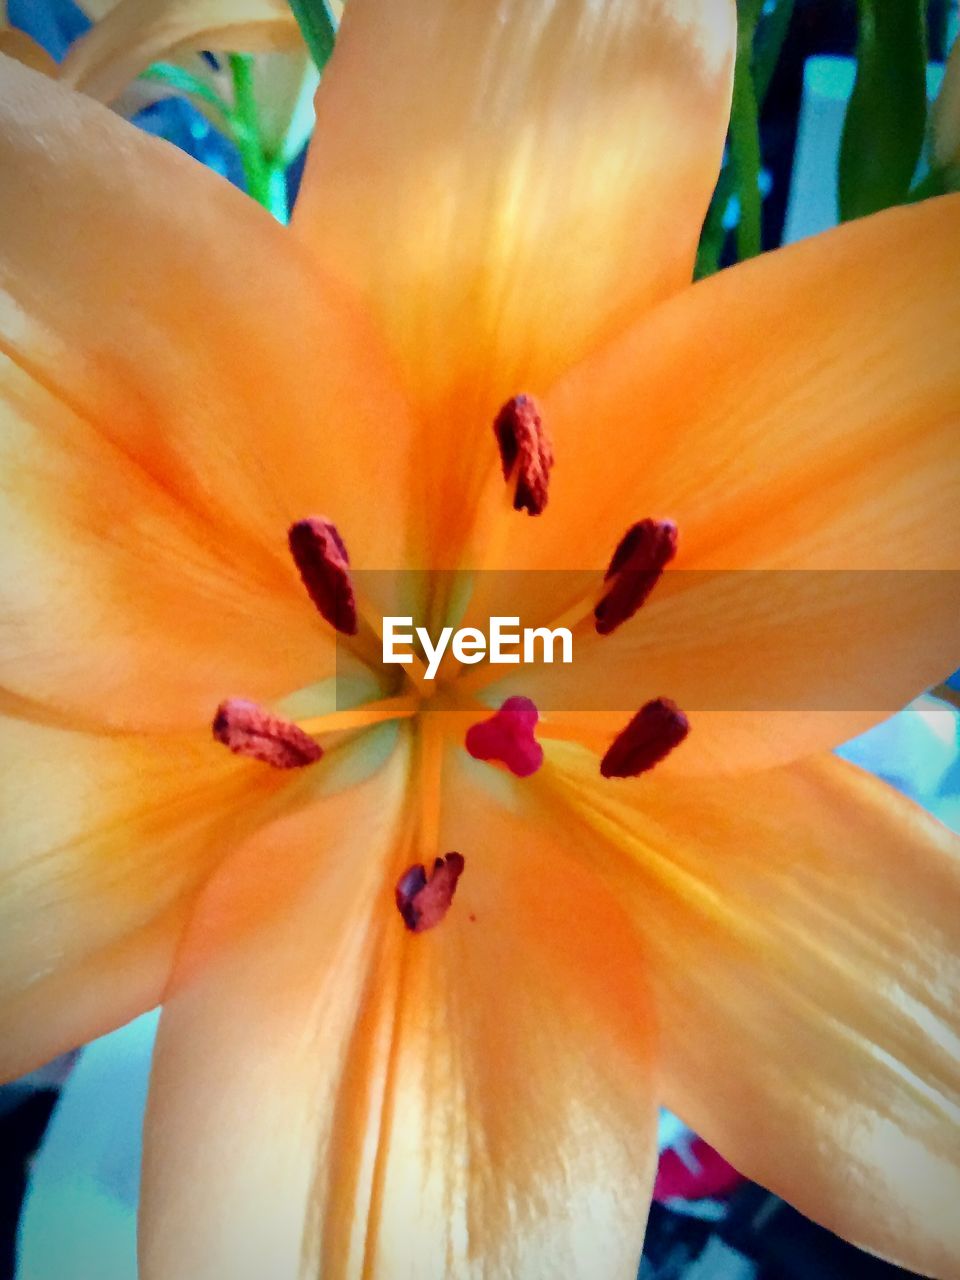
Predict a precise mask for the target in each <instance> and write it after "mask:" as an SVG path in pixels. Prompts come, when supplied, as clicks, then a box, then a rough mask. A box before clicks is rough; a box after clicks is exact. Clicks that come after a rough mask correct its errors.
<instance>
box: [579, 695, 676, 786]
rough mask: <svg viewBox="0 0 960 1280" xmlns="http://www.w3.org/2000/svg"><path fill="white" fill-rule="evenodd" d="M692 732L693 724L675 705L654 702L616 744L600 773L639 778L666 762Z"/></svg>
mask: <svg viewBox="0 0 960 1280" xmlns="http://www.w3.org/2000/svg"><path fill="white" fill-rule="evenodd" d="M689 732H690V722H689V720H688V719H687V717H686V716H685V715H684V714H683V712H682V711H681V710H680V708H679V707H678V706H677V704H676V703H675V702H671V701H670V699H669V698H654V700H653V701H652V702H647V703H645V704H644V705H643V706H642V707H641V708H640V710H639V711H638V712H637V714H636V715H635V716H634V717H633V719H632V720H631V721H630V723H629V724H628V725H627V727H626V728H625V729H624V730H623V731H622V732H621V733H619V734H618V735H617V736H616V738H615V739H614V740H613V742H612V743H611V745H610V747H609V748H608V750H607V754H606V755H605V756H604V757H603V759H602V760H601V761H600V772H601V773H602V774H603V776H604V777H605V778H635V777H637V776H638V774H641V773H646V772H647V770H648V769H652V768H653V766H654V765H655V764H659V763H660V761H661V760H663V759H665V758H666V757H667V756H668V755H669V754H670V752H671V751H672V750H673V749H674V747H678V746H679V745H680V743H681V742H682V741H683V740H684V738H685V737H686V736H687V734H688V733H689Z"/></svg>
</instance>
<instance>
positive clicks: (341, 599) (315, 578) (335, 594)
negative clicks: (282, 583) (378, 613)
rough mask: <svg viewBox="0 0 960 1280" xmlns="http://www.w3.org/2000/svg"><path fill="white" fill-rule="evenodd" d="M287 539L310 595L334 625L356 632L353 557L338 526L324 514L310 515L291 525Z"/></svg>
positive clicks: (344, 632)
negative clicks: (352, 576)
mask: <svg viewBox="0 0 960 1280" xmlns="http://www.w3.org/2000/svg"><path fill="white" fill-rule="evenodd" d="M287 540H288V542H289V544H290V553H291V555H292V556H293V559H294V562H295V563H296V566H297V569H298V570H299V571H300V577H301V578H302V579H303V585H304V586H305V587H306V589H307V593H308V595H309V596H310V599H311V600H312V601H313V603H314V604H315V605H316V606H317V608H318V609H319V611H320V613H321V614H322V615H323V617H324V618H326V620H327V622H329V623H330V625H331V626H332V627H336V629H337V630H338V631H340V632H342V633H343V634H344V635H345V636H355V635H356V634H357V602H356V599H355V597H354V594H353V583H352V582H351V580H350V557H349V556H348V555H347V548H346V547H345V546H344V544H343V539H342V538H341V537H340V534H339V532H338V531H337V526H336V525H335V524H333V523H332V522H331V521H330V520H326V519H324V517H323V516H310V517H309V518H308V519H306V520H298V521H297V523H296V524H292V525H291V526H290V529H289V532H288V534H287Z"/></svg>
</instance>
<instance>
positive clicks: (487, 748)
mask: <svg viewBox="0 0 960 1280" xmlns="http://www.w3.org/2000/svg"><path fill="white" fill-rule="evenodd" d="M539 719H540V715H539V712H538V711H537V708H536V704H535V703H533V702H531V700H530V699H529V698H520V697H515V698H507V700H506V702H504V704H503V706H502V707H501V708H500V710H499V711H497V712H495V714H494V715H492V716H491V717H490V718H489V719H488V720H481V721H480V723H479V724H474V725H471V726H470V728H469V729H468V730H467V736H466V740H465V744H464V745H465V746H466V748H467V751H468V752H469V753H470V755H472V756H473V758H474V760H497V761H499V762H500V763H501V764H504V765H506V766H507V768H508V769H509V770H510V772H511V773H513V774H515V775H516V776H517V777H518V778H529V777H530V775H531V774H533V773H536V771H537V770H538V769H539V768H540V766H541V765H542V764H543V747H541V745H540V743H539V742H537V740H536V738H535V737H534V732H533V731H534V729H535V727H536V724H537V721H538V720H539Z"/></svg>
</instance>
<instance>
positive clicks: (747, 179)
mask: <svg viewBox="0 0 960 1280" xmlns="http://www.w3.org/2000/svg"><path fill="white" fill-rule="evenodd" d="M757 8H758V9H759V6H757ZM755 28H756V22H755V21H753V22H751V21H750V19H749V17H748V16H747V15H744V16H743V18H742V21H741V27H740V33H739V35H738V38H737V60H736V65H735V68H734V78H733V106H732V108H731V112H730V163H731V164H732V165H733V172H734V177H735V180H736V184H737V196H738V197H739V201H740V217H739V220H738V222H737V257H738V258H739V259H740V260H741V262H742V261H743V260H744V259H745V258H755V257H756V256H757V254H758V253H759V252H760V250H761V248H762V243H761V213H762V207H761V203H762V202H761V197H760V116H759V111H758V108H757V94H756V89H755V88H754V83H753V65H752V63H753V33H754V30H755Z"/></svg>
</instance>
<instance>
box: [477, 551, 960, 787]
mask: <svg viewBox="0 0 960 1280" xmlns="http://www.w3.org/2000/svg"><path fill="white" fill-rule="evenodd" d="M958 618H960V572H958V571H956V570H952V571H929V572H911V571H903V570H899V569H894V570H891V571H889V572H882V571H879V572H878V571H864V572H848V573H844V572H841V571H837V570H824V571H818V570H797V571H790V570H787V571H780V570H770V571H756V572H737V571H731V572H726V573H725V572H722V571H721V572H717V573H712V572H710V573H702V574H701V573H697V572H691V573H686V572H678V573H676V574H672V575H668V577H667V578H666V579H665V580H663V581H662V582H661V583H660V585H659V587H658V588H657V589H656V591H655V593H654V594H653V596H652V597H651V598H650V600H648V602H647V603H646V604H645V605H644V606H643V608H642V609H641V610H640V612H639V614H638V615H637V616H636V617H634V618H633V619H631V620H630V621H628V622H626V623H624V624H623V625H622V626H620V627H619V628H618V629H617V630H616V631H615V632H614V633H613V634H612V635H609V636H598V635H597V634H596V632H595V631H594V629H593V627H592V626H587V627H584V628H583V629H582V630H581V631H580V632H579V633H578V634H577V636H576V640H575V643H574V646H573V649H574V651H573V661H572V662H571V663H570V664H569V665H568V666H561V665H558V664H554V665H546V664H543V663H539V664H536V665H532V666H525V667H523V668H522V669H520V670H519V671H518V674H516V675H515V676H513V677H512V678H511V679H508V680H501V681H499V682H497V683H496V684H491V685H490V686H489V687H487V688H486V689H485V690H484V693H483V696H484V699H485V700H486V701H489V702H490V703H491V705H499V703H500V702H502V700H503V699H504V698H506V697H508V696H510V694H512V693H517V692H522V693H523V694H525V695H526V696H527V697H530V698H532V699H533V700H534V701H535V702H536V704H537V706H538V708H539V709H540V711H541V714H542V715H543V716H544V717H545V719H546V721H547V723H546V724H545V725H544V732H545V733H548V734H549V733H551V732H553V731H557V732H562V733H563V734H564V735H567V734H572V735H574V736H579V739H580V740H581V741H584V742H586V743H588V744H589V745H592V746H593V747H594V748H598V749H600V750H601V751H602V750H605V749H606V746H608V745H609V743H610V741H611V740H612V738H613V737H614V736H615V735H616V734H617V733H618V732H619V731H620V729H621V728H623V726H624V724H625V723H626V722H627V720H629V718H630V717H631V716H632V715H633V714H634V712H635V711H637V710H638V708H639V707H641V706H642V705H643V704H644V703H645V702H648V701H649V700H651V699H653V698H657V697H661V696H667V697H670V698H671V699H673V700H674V701H675V702H676V703H677V704H678V705H679V706H680V707H682V708H683V710H684V712H685V713H686V715H687V716H688V718H689V720H690V726H691V728H690V734H689V737H688V738H687V740H686V742H685V743H684V744H683V746H682V747H681V748H680V749H678V750H677V751H676V752H675V753H674V754H673V755H671V756H670V757H669V758H668V761H667V762H666V764H667V767H669V769H670V770H671V771H673V770H678V771H682V772H688V773H703V772H717V771H720V772H737V771H739V770H741V769H758V768H769V767H772V766H774V765H778V764H783V763H787V762H789V761H790V760H794V759H798V758H800V757H802V756H805V755H810V754H813V753H816V752H819V751H823V750H826V749H828V748H831V747H835V746H837V745H839V743H841V742H843V741H845V740H847V739H848V738H851V737H853V736H855V735H856V734H857V733H861V732H863V731H864V730H865V729H867V728H868V727H869V726H870V725H871V724H875V723H877V722H878V721H879V720H882V719H884V718H885V717H886V716H889V715H892V714H893V713H894V712H895V711H898V710H899V709H900V708H901V707H903V706H905V705H906V703H908V702H909V701H911V700H912V699H913V698H915V697H917V696H918V695H919V694H920V693H922V692H923V691H924V690H925V689H927V688H929V687H930V686H932V685H934V684H936V683H937V682H938V681H940V680H942V679H943V678H944V677H945V676H946V675H947V674H948V673H949V672H950V671H951V670H952V669H953V667H954V665H955V663H956V654H957V646H958V638H960V633H958V625H957V619H958Z"/></svg>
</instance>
